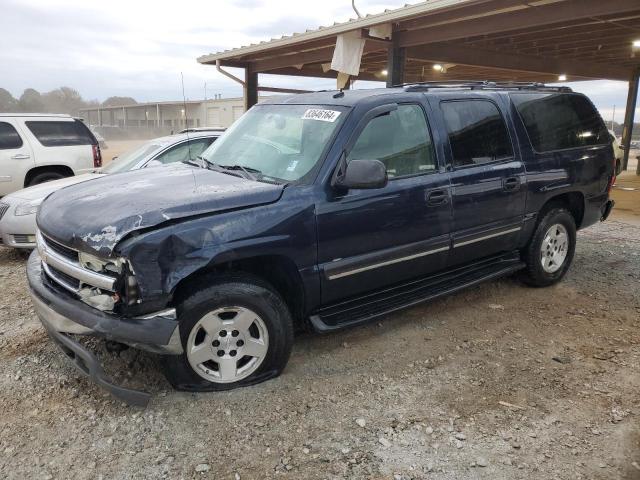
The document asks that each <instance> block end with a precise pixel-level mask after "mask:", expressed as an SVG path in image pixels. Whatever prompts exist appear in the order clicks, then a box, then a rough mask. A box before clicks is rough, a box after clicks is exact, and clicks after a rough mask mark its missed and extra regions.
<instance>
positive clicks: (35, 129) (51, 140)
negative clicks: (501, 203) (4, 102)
mask: <svg viewBox="0 0 640 480" xmlns="http://www.w3.org/2000/svg"><path fill="white" fill-rule="evenodd" d="M25 123H26V125H27V128H28V129H29V130H31V133H33V135H34V136H35V137H36V138H37V139H38V141H39V142H40V143H41V144H42V145H43V146H45V147H66V146H70V145H94V144H97V143H98V142H96V140H95V138H94V137H93V134H92V133H91V132H90V131H89V129H88V128H87V126H86V125H85V124H84V123H82V122H80V121H78V120H75V121H71V122H67V121H30V122H25Z"/></svg>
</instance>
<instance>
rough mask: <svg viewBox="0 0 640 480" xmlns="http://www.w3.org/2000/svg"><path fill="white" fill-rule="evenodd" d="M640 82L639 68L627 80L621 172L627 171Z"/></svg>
mask: <svg viewBox="0 0 640 480" xmlns="http://www.w3.org/2000/svg"><path fill="white" fill-rule="evenodd" d="M639 82H640V68H636V69H635V70H634V71H633V73H632V74H631V78H630V79H629V93H628V94H627V109H626V112H625V115H624V125H623V130H622V148H623V149H624V157H623V158H622V166H621V170H622V171H624V170H626V169H627V166H628V164H629V147H630V146H631V134H632V133H633V122H634V118H635V113H636V103H637V100H638V86H639Z"/></svg>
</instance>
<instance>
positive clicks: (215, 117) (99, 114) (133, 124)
mask: <svg viewBox="0 0 640 480" xmlns="http://www.w3.org/2000/svg"><path fill="white" fill-rule="evenodd" d="M243 113H244V103H243V99H242V98H223V99H215V100H187V101H186V102H185V101H175V102H148V103H136V104H132V105H121V106H112V107H94V108H85V109H82V110H80V116H81V117H82V118H83V119H84V120H85V122H86V123H88V124H90V125H92V126H93V127H94V128H95V129H96V130H97V131H98V132H99V133H100V134H102V135H103V136H104V137H105V138H106V139H119V138H151V137H154V136H160V135H168V134H170V133H171V132H179V131H180V130H182V129H184V128H187V127H196V128H197V127H222V128H227V127H229V126H230V125H231V124H232V123H233V122H235V121H236V120H237V119H238V118H240V116H241V115H242V114H243Z"/></svg>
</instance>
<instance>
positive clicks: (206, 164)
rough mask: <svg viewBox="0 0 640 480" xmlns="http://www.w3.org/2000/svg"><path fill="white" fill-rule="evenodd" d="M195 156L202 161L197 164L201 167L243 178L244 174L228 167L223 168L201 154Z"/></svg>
mask: <svg viewBox="0 0 640 480" xmlns="http://www.w3.org/2000/svg"><path fill="white" fill-rule="evenodd" d="M197 158H198V160H202V162H203V165H199V166H200V167H201V168H206V169H207V170H213V171H214V172H220V173H225V174H227V175H232V176H234V177H239V178H244V175H242V174H241V173H237V172H233V171H230V170H229V169H227V168H224V167H223V166H222V165H218V164H217V163H215V162H212V161H211V160H208V159H206V158H204V157H203V156H202V155H199V156H198V157H197Z"/></svg>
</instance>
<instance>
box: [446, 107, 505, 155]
mask: <svg viewBox="0 0 640 480" xmlns="http://www.w3.org/2000/svg"><path fill="white" fill-rule="evenodd" d="M441 108H442V112H443V113H444V123H445V125H446V127H447V132H448V134H449V143H450V145H451V153H452V154H453V165H454V166H456V167H464V166H467V165H482V164H483V163H489V162H494V161H497V160H504V159H507V158H511V157H512V156H513V149H512V147H511V140H510V139H509V133H508V132H507V127H506V126H505V123H504V120H503V119H502V115H501V114H500V111H499V110H498V107H496V106H495V105H494V104H493V103H491V102H489V101H486V100H464V101H453V102H443V103H442V104H441Z"/></svg>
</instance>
